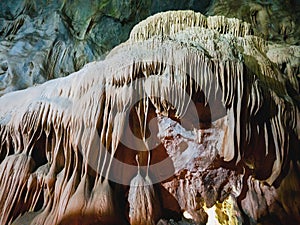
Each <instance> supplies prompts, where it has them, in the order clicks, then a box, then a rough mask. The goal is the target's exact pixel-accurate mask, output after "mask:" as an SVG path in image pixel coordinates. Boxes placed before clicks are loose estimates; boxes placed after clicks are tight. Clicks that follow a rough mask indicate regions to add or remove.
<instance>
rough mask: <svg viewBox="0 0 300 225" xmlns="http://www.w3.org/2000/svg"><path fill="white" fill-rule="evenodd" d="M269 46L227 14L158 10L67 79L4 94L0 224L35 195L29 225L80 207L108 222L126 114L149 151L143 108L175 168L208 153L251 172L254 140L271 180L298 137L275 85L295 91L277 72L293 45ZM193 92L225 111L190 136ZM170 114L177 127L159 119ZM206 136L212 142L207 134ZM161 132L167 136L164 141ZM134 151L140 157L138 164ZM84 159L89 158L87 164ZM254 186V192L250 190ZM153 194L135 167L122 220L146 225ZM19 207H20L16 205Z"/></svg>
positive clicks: (205, 159)
mask: <svg viewBox="0 0 300 225" xmlns="http://www.w3.org/2000/svg"><path fill="white" fill-rule="evenodd" d="M272 48H274V46H269V45H268V43H266V42H265V41H264V40H263V39H261V38H258V37H255V36H252V35H251V27H250V25H249V24H247V23H244V22H241V21H239V20H237V19H228V18H225V17H221V16H214V17H208V18H206V17H205V16H203V15H201V14H200V13H195V12H192V11H178V12H166V13H160V14H157V15H154V16H152V17H150V18H148V19H146V20H145V21H143V22H141V23H140V24H138V25H137V26H136V27H135V28H134V29H133V30H132V32H131V35H130V38H129V40H128V41H127V42H125V43H123V44H121V45H120V46H118V47H116V48H115V49H113V50H112V51H111V53H110V54H109V55H108V56H107V57H106V59H105V60H104V61H100V62H93V63H90V64H87V65H86V66H85V67H84V68H83V69H82V70H80V71H78V72H76V73H73V74H71V75H69V76H68V77H66V78H60V79H57V80H52V81H49V82H46V83H45V84H42V85H39V86H37V87H33V88H29V89H27V90H23V91H18V92H15V93H10V94H7V95H4V96H3V97H1V98H0V105H1V108H0V134H1V136H0V160H1V164H0V175H1V176H0V177H1V178H0V187H1V189H0V192H1V196H3V197H1V199H0V209H1V210H0V212H1V213H0V222H1V223H3V224H9V223H11V222H12V221H13V220H14V219H16V218H17V216H18V215H21V214H23V213H24V212H27V211H30V210H31V211H34V210H35V206H36V204H37V203H36V202H37V201H38V199H39V196H41V195H43V196H44V197H43V201H44V202H43V206H42V208H41V209H40V212H39V213H38V215H37V216H35V217H34V218H33V219H32V221H31V223H32V224H54V223H59V222H60V221H64V219H66V217H69V216H72V215H73V214H76V213H79V212H80V213H82V214H89V213H95V214H96V215H97V216H96V217H97V218H98V219H99V220H100V219H101V218H103V217H113V216H114V215H115V213H116V209H115V207H114V200H113V191H114V190H113V189H112V187H111V185H110V183H109V176H110V172H111V167H112V161H113V160H114V157H115V154H116V151H117V149H118V146H119V144H120V142H122V140H121V138H122V135H123V132H124V127H125V123H126V122H128V121H126V120H127V119H128V115H129V113H130V110H132V109H133V108H134V110H135V111H134V113H135V115H137V119H138V122H137V124H138V126H137V127H136V128H135V129H137V130H138V133H139V135H140V141H141V142H139V143H140V144H139V145H138V144H137V145H138V146H139V148H140V149H138V150H145V151H146V152H147V151H150V150H151V149H149V148H150V147H149V143H148V139H147V135H148V134H147V128H149V127H148V126H149V124H148V119H149V118H148V116H149V110H150V108H151V107H154V110H155V111H156V112H157V115H156V116H157V118H158V127H159V129H160V132H159V134H158V135H159V137H160V139H161V141H162V144H164V146H165V148H166V151H167V153H168V154H169V156H170V158H171V159H172V160H173V164H174V167H175V172H176V173H177V172H180V171H181V170H184V169H186V170H192V169H195V168H194V167H193V166H194V164H195V163H196V162H195V161H196V159H199V161H200V162H198V164H197V163H196V164H197V165H198V167H197V170H198V171H201V172H203V171H205V170H206V169H208V168H209V166H210V165H211V163H212V162H213V161H214V160H216V159H217V158H220V159H221V160H222V162H224V163H230V162H234V165H239V166H241V167H242V168H243V169H244V170H251V171H252V170H253V171H256V167H257V165H255V164H253V165H252V164H251V163H248V161H250V160H249V159H246V158H245V157H246V156H249V155H251V154H252V152H251V151H254V150H255V149H254V150H253V149H251V146H249V145H251V144H252V143H254V142H255V141H256V140H257V139H258V137H257V136H260V135H263V141H264V142H263V143H264V145H265V146H264V148H262V152H261V154H262V155H264V156H267V155H269V153H272V152H274V154H275V156H274V158H275V159H274V162H273V163H272V165H273V166H272V171H270V173H269V174H268V177H267V178H265V179H264V180H265V181H266V182H268V184H269V185H272V184H273V183H274V182H276V180H278V178H279V177H280V176H281V175H282V169H283V167H284V166H285V165H288V164H289V163H288V160H291V159H290V158H289V157H288V156H289V155H290V154H291V152H292V151H293V148H294V146H291V145H290V143H289V142H290V141H291V139H292V138H295V137H298V140H299V136H300V132H299V130H300V128H299V127H300V122H299V117H300V116H299V106H297V105H296V103H295V102H296V101H297V97H295V96H291V95H290V94H289V92H288V91H287V90H286V89H287V88H286V84H287V83H288V82H290V83H291V84H292V85H291V86H292V87H293V88H294V89H295V90H296V91H297V90H298V89H297V87H298V86H299V84H298V83H297V82H296V81H297V79H296V78H295V77H296V76H297V74H295V73H297V71H299V69H295V70H289V72H288V73H286V74H283V73H281V72H280V69H278V66H277V65H276V64H278V65H279V64H282V63H286V62H288V61H291V63H290V64H289V65H290V66H291V68H292V67H293V68H297V67H299V65H296V64H297V63H295V61H297V59H299V54H298V47H294V48H291V49H290V50H291V51H292V49H293V51H294V53H293V55H292V56H291V57H287V58H276V57H275V56H274V51H273V49H272ZM272 51H273V52H272ZM265 52H268V54H269V55H270V56H269V58H268V57H267V56H266V54H265ZM295 71H296V72H295ZM295 90H291V91H295ZM200 91H202V92H203V95H204V96H205V97H204V98H205V99H204V102H203V105H204V106H208V105H211V104H214V101H217V100H218V99H217V94H218V93H220V95H221V99H219V100H220V102H221V105H222V107H224V108H225V110H226V115H223V117H222V118H221V119H220V118H219V120H217V121H212V123H211V128H208V129H206V130H202V129H201V128H200V126H199V121H198V122H197V123H194V124H193V129H194V130H193V131H192V130H189V128H186V127H184V125H185V124H184V119H185V118H191V117H193V116H191V115H197V109H193V107H192V106H193V105H194V104H196V103H195V102H193V100H192V97H193V96H194V95H196V94H197V93H199V92H200ZM298 94H299V93H298ZM198 100H199V99H196V101H198ZM199 101H200V100H199ZM266 104H269V105H267V106H266ZM2 106H3V107H2ZM193 110H194V111H193ZM265 110H267V111H266V113H265V114H266V115H263V114H264V111H265ZM173 111H174V116H175V117H176V119H178V120H181V122H182V124H181V125H182V126H181V125H179V124H177V123H175V122H174V121H173V122H172V121H171V119H168V118H167V117H168V116H169V114H170V113H172V112H173ZM189 113H190V114H191V115H188V114H189ZM193 113H194V114H193ZM212 113H215V112H212ZM188 116H190V117H188ZM220 124H222V126H221V128H220V127H218V126H219V125H220ZM172 126H173V127H176V130H175V131H173V132H170V133H169V134H168V135H169V136H166V134H165V133H164V131H166V130H168V129H169V128H170V127H172ZM243 129H246V131H245V132H243ZM256 130H257V131H256ZM179 131H180V132H179ZM176 132H177V133H176ZM213 132H215V136H210V133H213ZM244 133H245V134H244ZM176 135H179V136H176ZM201 135H203V136H201ZM204 135H206V137H204ZM244 135H245V137H244ZM167 137H172V140H173V139H174V140H175V139H176V140H175V142H174V143H175V144H174V143H173V146H172V145H171V144H170V143H169V140H168V138H167ZM208 137H210V138H211V139H209V138H208ZM43 138H44V139H45V140H43ZM97 138H98V139H99V140H97V141H96V140H95V139H97ZM213 139H214V140H213ZM178 140H181V141H182V145H180V143H179V142H178V143H177V142H176V141H178ZM39 141H41V142H43V144H44V145H43V146H42V147H41V146H40V145H41V144H40V145H38V142H39ZM44 142H45V143H44ZM244 142H246V144H245V143H244ZM95 143H96V144H95ZM184 144H187V145H188V147H186V146H185V145H184ZM168 146H169V147H170V146H171V147H172V148H171V147H170V148H168ZM182 146H183V147H182ZM209 146H210V147H209ZM184 147H186V148H184ZM272 148H274V149H272ZM195 149H197V150H199V151H198V152H197V153H195ZM37 151H41V152H44V153H45V159H44V161H45V162H44V163H45V164H44V165H39V167H38V168H37V166H36V165H37V164H38V163H39V162H38V161H39V159H38V158H37V157H36V154H37V153H36V152H37ZM184 153H185V154H184ZM188 153H190V154H188ZM124 154H126V153H124ZM193 154H194V155H193ZM144 155H145V153H139V156H140V157H141V158H140V160H143V157H144ZM191 156H193V157H192V158H191ZM194 156H195V157H194ZM91 157H92V158H94V159H93V160H95V162H94V163H93V164H92V165H89V164H88V163H89V160H90V158H91ZM148 158H149V156H148ZM183 159H189V161H188V162H186V161H184V160H183ZM200 159H201V160H202V161H201V160H200ZM295 160H297V159H295ZM183 162H184V163H183ZM193 163H194V164H193ZM257 163H261V164H263V163H264V161H263V160H261V161H258V162H257ZM258 166H259V165H258ZM90 167H92V169H91V168H90ZM148 167H149V163H148ZM90 170H94V172H95V173H96V175H93V176H92V175H91V174H90V173H92V172H91V171H90ZM248 173H250V172H249V171H248ZM91 180H93V182H90V181H91ZM249 182H250V181H249ZM249 185H250V184H249ZM251 185H253V184H252V183H251ZM181 186H182V187H181V188H184V187H183V186H184V185H183V184H182V185H181ZM11 187H13V188H11ZM186 188H187V187H186ZM197 188H198V187H197ZM197 188H196V187H195V189H193V190H194V192H195V193H194V192H193V193H190V194H191V197H190V199H189V200H190V201H191V202H190V203H186V202H185V203H182V206H183V205H184V204H188V205H189V206H184V207H186V208H185V209H187V210H191V209H192V208H196V205H197V203H195V202H194V200H195V198H196V195H197V193H196V190H197ZM253 190H254V191H255V192H257V187H253ZM182 191H183V192H186V190H182ZM23 193H24V196H26V198H25V199H22V196H23V195H22V194H23ZM156 197H157V196H155V191H154V189H153V184H152V180H151V179H150V176H149V174H148V172H147V175H146V177H145V178H144V177H143V176H142V174H141V171H140V168H138V173H137V175H136V176H135V177H134V178H133V179H132V181H131V187H130V190H129V199H128V201H129V204H130V210H129V218H130V222H131V224H155V222H156V220H158V219H159V218H156V214H159V212H155V208H154V205H155V204H156V203H155V202H156V201H157V199H156ZM22 201H25V202H26V204H25V206H24V207H23V208H22V207H21V208H18V207H19V206H18V207H17V204H18V203H20V202H22ZM179 201H180V200H179ZM215 202H216V201H214V203H215ZM140 207H142V208H140ZM189 207H190V208H189ZM138 208H139V210H137V209H138ZM249 213H250V214H253V212H249ZM202 216H203V215H202ZM258 217H259V216H257V217H255V218H258ZM203 218H205V216H204V217H203ZM203 218H202V219H203ZM202 219H201V218H199V220H201V221H202Z"/></svg>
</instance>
